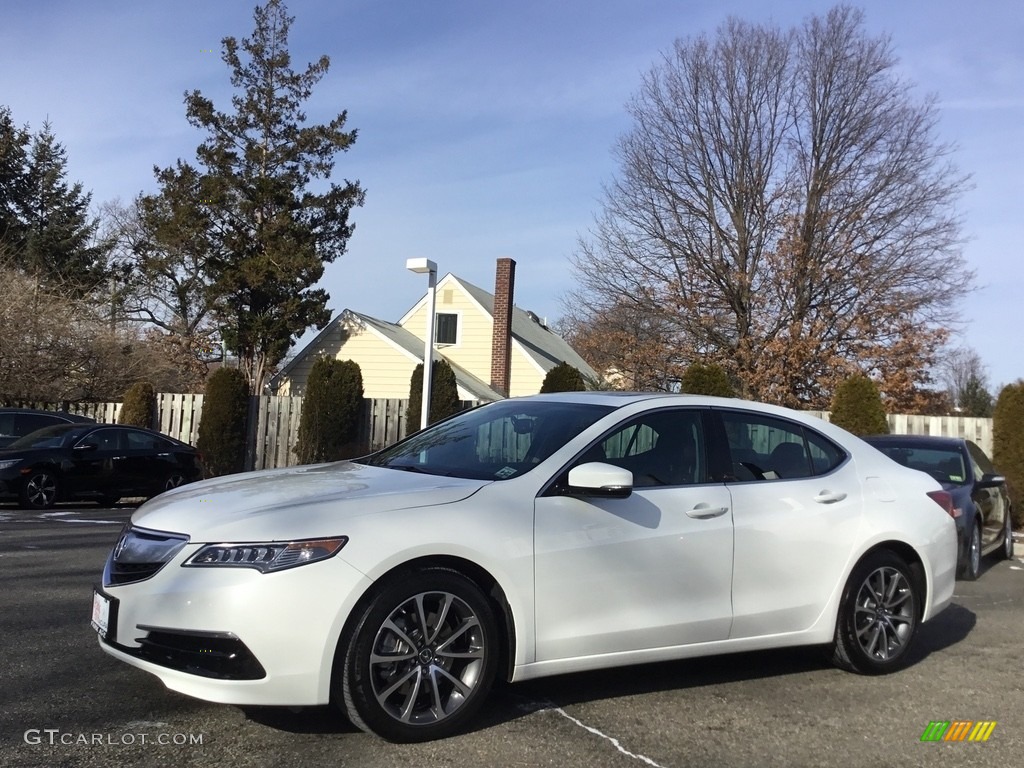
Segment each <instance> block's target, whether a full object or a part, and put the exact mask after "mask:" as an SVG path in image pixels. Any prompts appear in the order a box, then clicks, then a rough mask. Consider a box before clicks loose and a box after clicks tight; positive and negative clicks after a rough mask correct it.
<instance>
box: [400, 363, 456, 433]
mask: <svg viewBox="0 0 1024 768" xmlns="http://www.w3.org/2000/svg"><path fill="white" fill-rule="evenodd" d="M422 407H423V364H422V363H421V364H420V365H417V366H416V368H415V369H414V370H413V372H412V379H411V380H410V382H409V408H408V410H406V412H405V434H407V435H411V434H412V433H413V432H417V431H419V428H420V413H422V410H421V409H422ZM461 410H462V402H461V401H460V400H459V386H458V384H457V383H456V382H455V371H453V370H452V367H451V366H450V365H448V361H447V360H435V361H434V365H433V367H432V368H431V371H430V415H429V416H428V418H427V423H428V424H433V423H434V422H435V421H440V420H441V419H443V418H445V417H446V416H451V415H452V414H453V413H458V412H459V411H461Z"/></svg>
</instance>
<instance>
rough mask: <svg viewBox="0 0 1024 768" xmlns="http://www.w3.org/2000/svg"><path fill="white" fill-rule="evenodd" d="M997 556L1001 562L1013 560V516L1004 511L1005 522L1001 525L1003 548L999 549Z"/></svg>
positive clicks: (1008, 511)
mask: <svg viewBox="0 0 1024 768" xmlns="http://www.w3.org/2000/svg"><path fill="white" fill-rule="evenodd" d="M999 556H1000V557H1002V558H1003V560H1013V515H1012V514H1011V513H1010V510H1009V509H1008V510H1006V522H1005V523H1004V525H1003V546H1001V547H1000V548H999Z"/></svg>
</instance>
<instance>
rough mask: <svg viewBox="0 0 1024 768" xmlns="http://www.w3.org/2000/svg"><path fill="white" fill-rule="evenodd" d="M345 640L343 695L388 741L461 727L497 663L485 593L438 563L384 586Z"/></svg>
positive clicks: (357, 717) (354, 713)
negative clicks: (435, 566)
mask: <svg viewBox="0 0 1024 768" xmlns="http://www.w3.org/2000/svg"><path fill="white" fill-rule="evenodd" d="M342 642H343V643H346V644H347V647H344V646H343V647H342V648H339V654H338V657H339V658H343V659H344V662H343V665H342V669H341V680H340V690H337V688H336V693H337V694H340V695H339V696H338V698H339V700H340V701H341V702H343V703H344V706H345V709H346V712H347V714H348V717H349V719H350V720H351V721H352V722H353V723H354V724H355V725H357V726H359V727H361V728H363V729H364V730H369V731H373V732H374V733H376V734H377V735H378V736H381V737H383V738H385V739H388V740H390V741H397V742H417V741H428V740H431V739H437V738H442V737H444V736H448V735H450V734H452V733H454V732H455V731H457V730H459V729H460V728H461V727H462V726H464V725H465V724H466V722H468V721H469V719H470V718H471V717H472V716H473V715H474V714H475V713H476V712H477V710H479V709H480V706H481V705H482V704H483V702H484V699H485V698H486V697H487V694H488V692H489V691H490V688H491V684H492V683H493V681H494V675H495V670H496V668H497V659H498V630H497V624H496V622H495V619H494V612H493V610H492V608H491V605H490V603H489V601H488V599H487V597H486V596H485V595H484V594H483V592H481V591H480V589H479V587H477V586H476V584H474V583H473V582H472V581H470V580H469V579H467V578H465V577H464V576H462V575H461V574H458V573H456V572H454V571H449V570H446V569H441V568H430V569H425V570H420V571H415V572H413V573H410V574H407V575H406V577H405V578H402V579H400V580H394V581H391V582H389V583H387V584H385V585H384V586H383V587H382V588H381V589H380V590H379V591H378V592H377V594H376V595H374V596H373V597H372V599H371V600H370V602H369V603H368V604H367V605H366V606H365V608H364V610H363V612H362V614H361V615H360V616H359V618H358V620H357V623H356V625H355V629H354V630H353V631H352V632H351V633H350V634H349V633H346V636H344V639H343V640H342Z"/></svg>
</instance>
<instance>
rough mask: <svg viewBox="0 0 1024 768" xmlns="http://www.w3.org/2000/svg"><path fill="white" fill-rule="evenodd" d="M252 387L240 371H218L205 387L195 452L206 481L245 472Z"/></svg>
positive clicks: (235, 369)
mask: <svg viewBox="0 0 1024 768" xmlns="http://www.w3.org/2000/svg"><path fill="white" fill-rule="evenodd" d="M248 416H249V386H248V384H247V383H246V380H245V374H243V373H242V372H241V371H239V370H238V369H237V368H218V369H217V370H216V371H214V372H213V375H212V376H210V380H209V381H208V382H207V383H206V394H205V395H204V396H203V415H202V416H201V417H200V418H199V439H198V440H197V441H196V448H197V449H198V450H199V453H201V454H202V456H203V470H204V472H205V476H206V477H218V476H220V475H230V474H233V473H236V472H241V471H242V470H243V469H245V442H246V429H247V426H248V425H247V420H248Z"/></svg>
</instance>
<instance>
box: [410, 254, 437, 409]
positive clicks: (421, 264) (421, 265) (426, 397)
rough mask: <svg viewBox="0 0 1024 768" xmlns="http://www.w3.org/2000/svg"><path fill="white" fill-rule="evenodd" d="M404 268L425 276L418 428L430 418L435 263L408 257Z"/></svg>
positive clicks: (435, 284) (435, 279) (435, 283)
mask: <svg viewBox="0 0 1024 768" xmlns="http://www.w3.org/2000/svg"><path fill="white" fill-rule="evenodd" d="M405 268H406V269H408V270H409V271H410V272H415V273H417V274H420V275H422V274H424V273H426V274H427V275H429V277H428V278H427V340H426V343H425V344H424V349H423V402H422V403H421V405H420V429H425V428H426V426H427V421H428V419H429V418H430V385H431V379H432V378H433V373H434V294H435V292H436V291H435V289H436V288H437V264H435V263H434V262H432V261H431V260H430V259H408V260H407V261H406V262H405Z"/></svg>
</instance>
